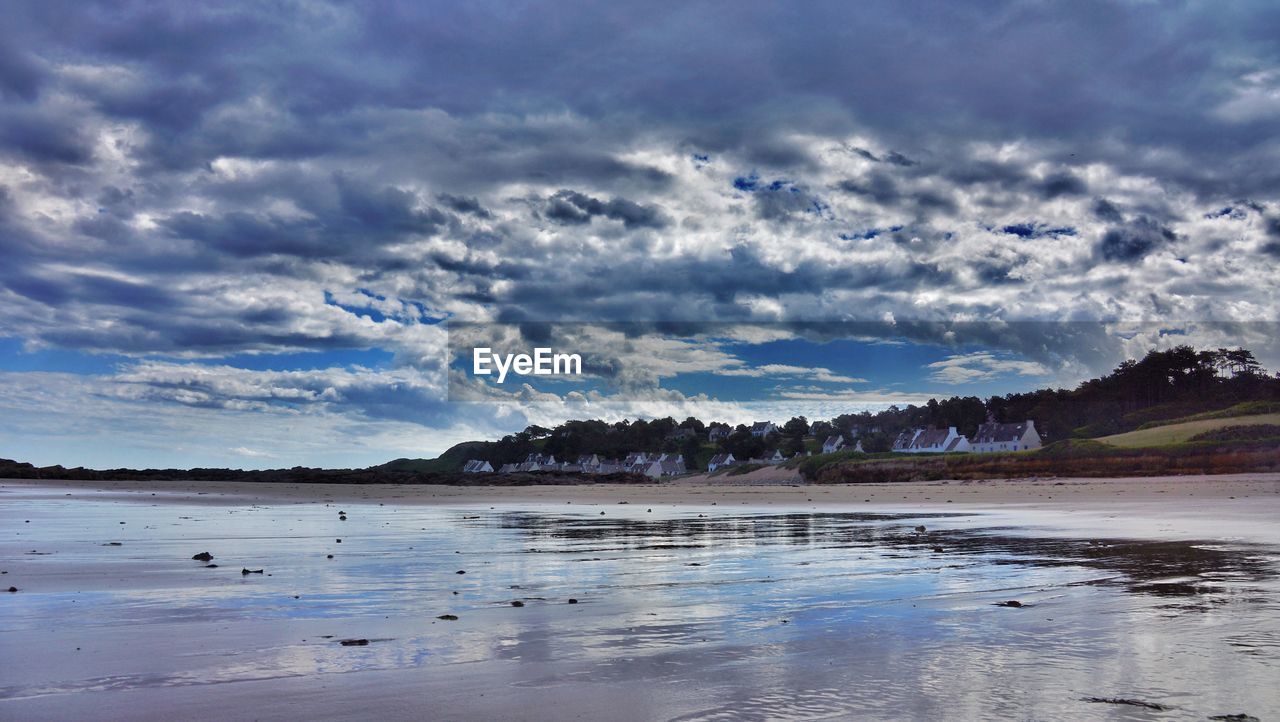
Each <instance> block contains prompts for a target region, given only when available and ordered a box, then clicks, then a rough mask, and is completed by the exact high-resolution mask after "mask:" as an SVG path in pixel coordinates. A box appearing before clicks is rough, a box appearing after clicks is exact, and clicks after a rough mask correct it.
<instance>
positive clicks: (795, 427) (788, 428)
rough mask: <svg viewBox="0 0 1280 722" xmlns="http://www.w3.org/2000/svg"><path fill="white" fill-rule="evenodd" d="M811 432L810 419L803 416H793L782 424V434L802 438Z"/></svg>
mask: <svg viewBox="0 0 1280 722" xmlns="http://www.w3.org/2000/svg"><path fill="white" fill-rule="evenodd" d="M808 433H809V420H808V419H806V418H805V417H803V416H793V417H791V420H790V421H788V422H787V423H785V424H783V425H782V435H783V436H789V437H793V438H800V437H802V436H806V435H808Z"/></svg>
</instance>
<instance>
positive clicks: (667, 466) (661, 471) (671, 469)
mask: <svg viewBox="0 0 1280 722" xmlns="http://www.w3.org/2000/svg"><path fill="white" fill-rule="evenodd" d="M638 468H640V469H641V471H640V473H642V474H644V475H645V476H649V477H652V478H654V479H658V478H661V477H663V476H676V475H678V474H683V473H685V468H684V457H682V456H676V455H674V454H664V455H663V458H661V459H653V460H651V461H649V463H647V464H642V465H640V467H638Z"/></svg>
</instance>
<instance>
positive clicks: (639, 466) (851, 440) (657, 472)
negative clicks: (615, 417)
mask: <svg viewBox="0 0 1280 722" xmlns="http://www.w3.org/2000/svg"><path fill="white" fill-rule="evenodd" d="M856 431H857V430H850V431H849V432H848V433H844V432H836V433H832V434H830V435H827V436H825V438H824V440H823V442H822V447H821V452H820V453H823V454H834V453H837V452H842V451H843V452H859V453H865V452H864V450H863V447H862V439H861V438H859V437H858V436H857V435H856V433H855V432H856ZM872 431H877V432H878V431H879V429H873V430H872ZM732 433H733V429H731V428H730V427H729V426H728V425H726V424H712V425H711V426H710V427H708V428H707V430H706V431H705V439H706V441H708V442H710V443H712V444H715V443H716V442H718V441H721V440H723V439H725V438H727V437H728V436H729V435H730V434H732ZM750 433H751V436H752V437H755V438H758V439H762V440H764V441H766V442H767V441H770V440H773V439H776V438H777V437H779V436H780V435H781V429H780V428H779V427H778V426H777V425H776V424H774V423H773V422H772V421H757V422H755V423H754V424H752V425H751V426H750ZM701 436H702V434H699V433H698V432H697V431H695V430H694V429H690V428H678V429H675V430H674V431H673V432H672V433H671V434H670V435H669V437H668V438H669V440H670V439H676V440H690V439H693V440H698V441H701V440H702V439H701V438H700V437H701ZM811 438H816V437H811ZM1040 446H1041V438H1040V434H1039V432H1038V431H1036V425H1035V422H1034V421H1031V420H1030V419H1028V420H1026V421H1023V422H1019V423H1000V422H997V421H995V420H993V419H991V418H988V420H987V421H986V423H983V424H980V425H979V426H978V430H977V432H976V433H975V434H974V435H973V438H972V439H971V438H969V437H967V436H965V435H964V434H961V433H959V432H958V431H956V427H954V426H949V427H947V428H945V429H941V428H918V429H911V430H908V431H904V432H902V433H901V434H898V436H897V437H896V438H895V439H894V441H893V446H892V449H891V452H892V453H899V454H945V453H975V454H982V453H997V452H1007V451H1028V450H1031V449H1038V448H1040ZM882 448H883V447H882ZM814 453H815V452H814V451H808V450H806V451H797V452H795V453H793V454H791V455H790V456H787V455H785V454H783V453H782V451H781V450H780V449H777V448H774V449H771V450H769V451H766V452H765V453H764V454H763V455H762V456H759V457H752V458H743V459H738V458H735V457H734V455H733V454H732V453H727V452H724V453H717V454H715V455H714V456H712V457H711V459H710V461H708V462H707V468H706V471H707V472H716V471H722V470H724V469H728V468H732V467H735V466H745V465H752V466H776V465H778V464H782V463H784V462H786V461H789V460H793V459H797V458H800V457H806V456H812V455H813V454H814ZM463 471H464V472H467V473H495V472H496V473H500V474H511V473H516V472H535V471H557V472H568V473H581V474H615V473H631V474H641V475H644V476H648V477H651V478H654V479H659V478H662V477H671V476H680V475H683V474H687V473H690V472H692V471H701V469H691V468H689V465H688V464H686V461H685V456H684V454H680V453H670V452H663V453H659V452H644V451H636V452H632V453H629V454H627V455H626V457H625V458H622V459H604V458H600V456H598V455H597V454H581V455H578V456H577V457H576V458H574V459H573V460H571V461H570V460H557V459H556V458H555V456H553V455H551V454H543V453H531V454H529V455H528V456H527V457H525V459H524V461H522V462H519V463H507V464H502V465H501V466H499V467H498V468H497V469H495V468H494V467H493V465H492V464H491V463H490V462H489V461H487V460H485V459H469V460H468V461H467V462H466V464H465V465H464V466H463Z"/></svg>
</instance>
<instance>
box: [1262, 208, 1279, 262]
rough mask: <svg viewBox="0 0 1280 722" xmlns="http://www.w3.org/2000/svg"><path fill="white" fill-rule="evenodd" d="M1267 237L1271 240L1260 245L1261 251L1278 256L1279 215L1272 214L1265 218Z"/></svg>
mask: <svg viewBox="0 0 1280 722" xmlns="http://www.w3.org/2000/svg"><path fill="white" fill-rule="evenodd" d="M1265 227H1266V231H1267V238H1270V239H1271V240H1270V241H1268V242H1266V243H1264V244H1263V245H1262V252H1263V253H1265V254H1267V255H1269V256H1274V257H1276V258H1280V216H1272V217H1271V218H1268V219H1267V220H1266V226H1265Z"/></svg>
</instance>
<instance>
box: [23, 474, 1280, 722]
mask: <svg viewBox="0 0 1280 722" xmlns="http://www.w3.org/2000/svg"><path fill="white" fill-rule="evenodd" d="M757 473H758V472H757ZM744 476H745V475H744ZM744 481H745V482H746V483H742V482H744ZM765 481H767V480H765V479H759V478H754V479H745V480H743V479H734V478H733V477H729V478H724V477H712V478H711V479H709V480H708V479H701V480H698V479H684V480H678V481H674V482H664V483H661V484H645V485H638V486H616V485H609V486H603V485H578V486H546V487H456V486H395V485H368V486H349V485H319V484H262V483H244V482H227V483H210V482H62V481H22V480H3V481H0V529H4V530H5V532H6V534H5V536H4V537H0V570H5V571H8V572H9V573H8V574H7V575H5V576H3V577H0V578H3V579H4V580H5V582H4V584H3V585H0V586H4V587H7V586H8V585H9V584H10V583H12V584H14V585H15V586H18V587H20V588H21V590H20V591H19V592H17V593H14V594H11V595H8V596H6V597H5V598H3V599H0V605H2V606H0V670H4V672H3V673H0V719H68V718H94V719H131V720H132V719H176V718H214V717H216V718H220V719H297V718H308V719H344V718H351V717H368V716H376V717H378V718H380V719H386V720H391V719H423V718H432V717H436V718H447V719H489V720H492V719H557V720H559V719H636V720H644V719H733V718H740V717H743V716H746V717H752V718H761V719H765V718H788V717H794V716H797V715H802V714H803V715H808V716H811V717H815V718H824V719H825V718H863V719H896V718H903V717H907V718H938V717H940V716H947V717H952V718H973V719H978V718H993V717H1010V716H1016V717H1034V718H1037V719H1078V718H1082V717H1097V716H1100V715H1102V716H1105V715H1107V714H1123V713H1126V712H1131V711H1132V710H1126V709H1123V708H1113V707H1111V706H1103V705H1102V704H1100V703H1090V702H1087V701H1082V700H1084V698H1086V697H1094V696H1096V697H1099V698H1135V699H1143V700H1150V701H1155V702H1158V703H1162V704H1170V705H1173V706H1175V707H1176V708H1177V710H1178V711H1175V712H1172V713H1170V715H1171V718H1183V717H1185V718H1188V719H1190V718H1198V719H1203V718H1204V717H1205V716H1206V715H1210V714H1235V713H1239V712H1250V713H1253V714H1255V715H1259V716H1260V717H1262V718H1264V719H1265V718H1267V717H1268V715H1267V713H1268V712H1271V711H1274V710H1275V709H1277V707H1280V698H1277V697H1276V694H1275V693H1274V692H1273V691H1271V688H1270V687H1269V686H1268V685H1267V684H1266V683H1265V682H1264V680H1266V679H1267V678H1268V677H1269V676H1270V675H1271V674H1272V673H1273V671H1274V665H1275V664H1277V663H1280V644H1278V643H1277V640H1280V628H1277V626H1276V624H1277V623H1276V619H1277V617H1276V616H1275V614H1274V611H1273V610H1274V609H1275V608H1277V607H1276V605H1277V599H1278V598H1280V582H1278V581H1277V580H1278V578H1280V577H1278V576H1277V573H1276V570H1275V561H1276V559H1280V556H1277V552H1276V550H1277V549H1280V524H1277V523H1276V520H1277V519H1280V474H1241V475H1231V476H1210V477H1205V476H1187V477H1153V478H1138V479H1021V480H1005V481H950V482H914V483H895V484H863V485H804V484H785V483H783V484H779V483H773V484H768V483H763V482H765ZM340 509H341V510H346V511H347V512H348V513H349V514H350V519H349V520H346V521H342V520H339V519H338V517H337V511H338V510H340ZM850 512H854V513H852V514H851V513H850ZM858 512H866V513H867V515H868V516H878V517H879V518H878V520H877V519H863V518H862V517H861V516H860V515H859V514H858ZM948 514H961V515H962V516H946V515H948ZM896 515H902V516H901V518H898V517H896ZM935 515H937V516H935ZM28 519H29V520H30V523H29V524H28V523H27V520H28ZM121 522H124V523H121ZM917 524H924V525H927V527H928V529H927V532H925V533H918V532H917V531H915V529H916V525H917ZM337 538H342V539H343V541H342V542H340V543H339V542H337V541H336V539H337ZM1107 540H1127V541H1107ZM1133 540H1138V541H1133ZM1144 540H1145V541H1144ZM111 542H119V543H120V546H111V545H110V544H111ZM935 545H936V546H935ZM206 549H207V550H210V551H212V553H213V554H214V556H215V562H216V563H218V564H220V567H219V568H217V569H209V568H206V567H204V566H203V564H202V563H200V562H195V561H193V560H191V558H190V557H191V555H192V554H194V553H196V552H198V551H203V550H206ZM939 550H941V551H939ZM328 554H333V555H334V558H332V559H330V558H328V557H327V555H328ZM242 567H245V568H251V569H258V568H265V571H266V573H265V574H263V575H257V574H253V575H242V574H241V571H240V570H241V568H242ZM462 569H465V570H466V571H467V574H465V575H459V574H456V573H455V572H456V571H457V570H462ZM570 596H572V597H575V598H579V599H580V600H581V603H580V604H575V605H569V604H567V603H566V601H567V598H568V597H570ZM516 598H519V599H523V600H524V604H525V606H524V607H521V608H513V607H512V606H511V605H510V601H511V600H512V599H516ZM1011 598H1013V599H1021V600H1023V601H1025V602H1027V603H1028V604H1029V606H1028V607H1027V608H1026V609H1020V610H1013V611H1010V610H1007V609H1000V608H998V607H995V606H994V604H995V603H996V602H999V601H1002V600H1006V599H1011ZM445 613H449V614H454V615H456V616H458V617H459V619H458V620H456V621H440V620H438V619H437V617H438V615H441V614H445ZM342 637H359V638H368V639H370V640H371V643H370V644H369V645H368V646H360V647H342V646H340V645H338V644H337V640H338V639H339V638H342Z"/></svg>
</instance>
